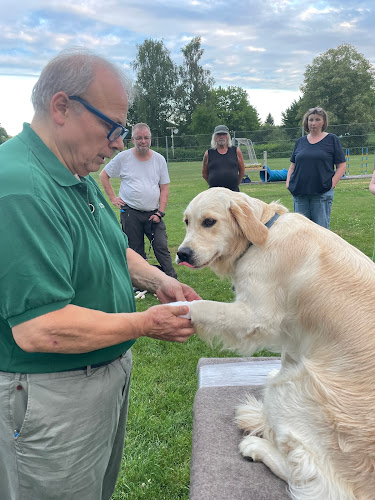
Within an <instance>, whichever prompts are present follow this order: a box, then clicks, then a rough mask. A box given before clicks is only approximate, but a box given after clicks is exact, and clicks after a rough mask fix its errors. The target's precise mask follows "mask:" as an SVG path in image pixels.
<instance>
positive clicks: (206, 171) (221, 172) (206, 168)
mask: <svg viewBox="0 0 375 500" xmlns="http://www.w3.org/2000/svg"><path fill="white" fill-rule="evenodd" d="M211 146H212V147H211V148H210V149H208V150H207V151H206V152H205V154H204V157H203V166H202V176H203V178H204V179H205V180H206V182H207V184H208V185H209V187H210V188H211V187H225V188H227V189H230V190H231V191H239V187H238V186H239V184H240V183H241V181H242V179H243V176H244V174H245V164H244V160H243V156H242V153H241V150H240V149H239V148H237V147H235V146H232V141H231V139H230V135H229V129H228V127H226V126H225V125H218V126H217V127H216V128H215V130H214V133H213V136H212V140H211Z"/></svg>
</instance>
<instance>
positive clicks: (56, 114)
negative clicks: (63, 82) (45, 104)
mask: <svg viewBox="0 0 375 500" xmlns="http://www.w3.org/2000/svg"><path fill="white" fill-rule="evenodd" d="M69 109H70V110H71V109H72V108H71V102H70V101H69V97H68V96H67V95H66V94H65V92H57V93H56V94H55V95H54V96H53V97H52V99H51V103H50V111H51V116H52V119H53V120H54V122H55V123H57V124H58V125H64V123H65V120H66V117H67V114H68V110H69Z"/></svg>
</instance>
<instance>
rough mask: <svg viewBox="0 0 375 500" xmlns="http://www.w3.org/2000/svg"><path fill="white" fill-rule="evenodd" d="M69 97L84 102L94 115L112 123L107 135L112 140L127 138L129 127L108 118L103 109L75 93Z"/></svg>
mask: <svg viewBox="0 0 375 500" xmlns="http://www.w3.org/2000/svg"><path fill="white" fill-rule="evenodd" d="M69 99H70V100H72V101H78V102H80V103H81V104H83V106H85V108H86V109H87V110H88V111H90V113H93V114H94V115H96V116H99V118H101V119H102V120H104V121H105V122H107V123H109V124H110V125H112V128H111V130H110V131H109V134H108V135H107V139H108V140H109V141H110V142H113V141H115V140H116V139H118V138H119V137H120V136H121V138H122V139H125V137H126V135H127V133H128V132H129V130H128V129H127V128H125V127H123V126H122V125H121V124H120V123H116V122H114V121H113V120H111V119H110V118H108V116H106V115H105V114H104V113H102V112H101V111H99V110H98V109H97V108H95V107H94V106H91V104H89V103H88V102H87V101H85V100H84V99H81V98H80V97H77V96H75V95H70V96H69Z"/></svg>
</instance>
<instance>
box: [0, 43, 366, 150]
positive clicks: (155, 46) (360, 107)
mask: <svg viewBox="0 0 375 500" xmlns="http://www.w3.org/2000/svg"><path fill="white" fill-rule="evenodd" d="M181 52H182V55H183V62H182V64H181V65H180V66H178V65H176V64H175V63H174V62H173V60H172V57H171V54H170V51H169V50H168V48H167V47H166V46H165V45H164V42H163V41H162V40H153V39H147V40H145V41H144V42H143V43H142V44H140V45H137V55H136V58H135V60H134V61H133V63H132V66H133V69H134V71H135V73H136V78H135V82H134V99H133V102H132V104H131V106H130V108H129V113H128V126H130V127H131V126H132V125H133V124H135V123H137V122H146V123H148V124H149V126H150V128H151V130H152V133H153V135H154V136H165V135H171V129H172V130H173V129H178V135H179V136H184V135H199V134H208V133H211V131H212V130H213V129H214V127H215V126H216V125H217V124H219V123H223V124H225V125H227V127H228V128H229V129H230V130H232V131H257V130H264V132H266V133H267V134H268V139H267V140H268V141H277V140H283V138H285V137H286V136H288V135H290V133H292V134H295V132H290V133H289V132H288V129H293V128H294V129H296V128H297V127H300V126H301V120H302V117H303V115H304V113H305V111H306V110H308V109H309V108H311V107H315V106H320V107H323V108H324V109H326V110H327V111H328V113H329V119H330V123H331V124H348V123H358V124H361V123H368V122H373V121H375V70H374V67H373V66H372V64H371V63H370V62H369V61H368V60H367V59H366V58H365V57H364V56H363V55H362V54H360V53H359V52H358V51H357V50H356V49H355V47H353V46H352V45H350V44H347V43H345V44H342V45H339V46H338V47H337V48H333V49H329V50H327V51H326V52H324V53H323V54H320V55H318V56H317V57H315V58H314V59H313V61H312V63H311V64H310V65H308V66H307V67H306V70H305V73H304V80H303V82H302V84H301V86H300V90H301V93H302V96H301V98H300V99H298V100H295V101H293V102H292V103H291V105H290V106H289V107H288V108H287V109H286V110H285V111H284V112H283V113H282V124H281V126H280V127H276V126H275V124H274V119H273V117H272V114H271V113H269V114H268V116H267V118H266V120H265V122H264V123H261V120H260V118H259V115H258V112H257V110H256V108H255V107H254V106H252V105H251V102H250V100H249V95H248V93H247V92H246V90H245V89H243V88H241V87H236V86H229V87H226V88H223V87H221V86H218V87H215V80H214V78H213V77H212V75H211V73H210V71H209V70H208V69H204V68H203V66H202V56H203V54H204V50H203V49H202V47H201V38H200V37H199V36H197V37H195V38H193V39H192V40H191V41H190V42H189V43H187V44H186V45H185V46H184V47H183V48H182V49H181ZM8 138H9V136H8V134H7V133H6V131H5V129H4V128H3V127H1V126H0V144H1V143H2V142H5V140H7V139H8ZM288 138H289V139H293V138H295V137H288Z"/></svg>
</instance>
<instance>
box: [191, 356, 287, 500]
mask: <svg viewBox="0 0 375 500" xmlns="http://www.w3.org/2000/svg"><path fill="white" fill-rule="evenodd" d="M279 367H280V359H279V358H201V359H200V360H199V362H198V366H197V375H198V390H197V393H196V396H195V400H194V410H193V411H194V421H193V443H192V457H191V473H190V500H284V499H285V500H287V499H290V497H289V496H288V494H287V485H286V483H285V482H284V481H282V480H281V479H280V478H278V477H276V476H275V475H274V474H273V473H272V472H271V471H270V470H269V469H268V468H267V467H266V466H265V465H264V464H263V463H259V462H252V461H251V460H249V459H247V458H244V457H243V456H242V455H241V454H240V452H239V450H238V444H239V442H240V441H241V439H242V431H240V430H239V429H238V428H237V426H236V424H235V422H234V417H235V411H236V407H237V406H238V405H239V404H241V403H242V402H243V401H244V400H245V399H246V395H247V394H249V393H252V394H254V395H255V396H256V397H257V398H261V397H262V391H263V389H264V383H265V380H266V378H267V375H268V373H269V372H270V371H271V370H273V369H275V368H276V369H278V368H279Z"/></svg>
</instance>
